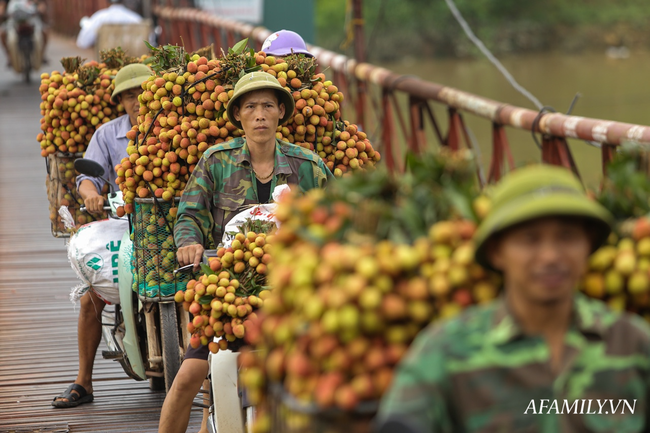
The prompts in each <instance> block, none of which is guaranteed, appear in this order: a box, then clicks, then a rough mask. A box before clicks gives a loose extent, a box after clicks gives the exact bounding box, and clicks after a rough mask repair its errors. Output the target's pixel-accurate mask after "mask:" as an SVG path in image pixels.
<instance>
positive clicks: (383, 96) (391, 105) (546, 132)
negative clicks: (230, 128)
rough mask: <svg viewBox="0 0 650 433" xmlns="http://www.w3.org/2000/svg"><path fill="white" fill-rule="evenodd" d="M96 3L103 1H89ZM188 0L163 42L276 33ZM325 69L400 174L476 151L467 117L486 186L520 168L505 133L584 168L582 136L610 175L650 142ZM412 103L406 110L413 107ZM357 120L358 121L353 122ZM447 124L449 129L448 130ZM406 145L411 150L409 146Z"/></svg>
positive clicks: (582, 120)
mask: <svg viewBox="0 0 650 433" xmlns="http://www.w3.org/2000/svg"><path fill="white" fill-rule="evenodd" d="M54 2H55V4H56V3H61V2H65V3H70V4H72V3H75V2H79V3H85V2H84V1H82V0H65V1H64V0H54ZM88 3H95V2H88ZM184 3H185V2H184V1H183V0H158V1H156V2H155V4H154V5H153V14H154V16H155V17H156V19H157V24H158V25H159V26H160V28H161V30H162V33H161V35H160V39H159V42H160V43H161V44H168V43H172V44H183V45H184V46H185V47H186V49H187V50H188V51H191V50H195V49H198V48H201V47H204V46H207V45H210V44H214V47H215V51H216V52H217V55H220V54H221V49H224V50H226V49H227V47H231V46H233V45H234V44H235V43H236V42H237V41H239V40H241V39H244V38H249V45H250V46H252V47H254V48H255V49H258V50H259V49H261V46H262V43H263V41H264V40H265V39H266V38H267V36H269V35H270V34H271V32H270V30H268V29H266V28H263V27H255V26H252V25H249V24H245V23H241V22H238V21H233V20H229V19H224V18H221V17H218V16H214V15H212V14H210V13H207V12H205V11H202V10H198V9H194V8H189V7H180V6H182V5H183V4H184ZM309 49H310V51H311V52H312V53H313V54H314V55H315V56H316V57H317V59H318V64H319V68H320V69H321V70H326V73H327V74H329V75H331V77H332V80H333V81H334V82H335V84H336V85H337V86H338V87H339V89H340V90H341V91H343V93H344V94H345V96H346V99H345V101H344V103H343V110H344V113H345V118H346V119H350V120H354V121H355V122H356V123H358V124H359V125H361V126H362V127H363V128H364V129H365V130H366V131H367V132H369V131H370V129H371V128H370V126H371V123H372V130H373V131H375V130H376V131H377V134H372V135H371V138H372V140H373V145H375V146H376V148H378V150H379V151H380V152H381V153H382V155H383V159H384V161H385V163H386V164H387V166H388V167H389V168H390V169H392V170H397V171H399V170H401V169H402V162H403V158H402V156H403V155H402V154H403V150H404V148H405V147H407V148H409V149H411V150H413V151H416V152H417V151H421V150H423V149H424V148H426V147H427V146H430V145H431V142H432V140H431V137H433V141H437V143H438V145H443V146H449V147H451V148H453V149H458V148H460V147H462V146H467V147H471V141H470V140H471V132H470V131H469V129H468V128H467V125H466V122H465V119H464V116H465V115H466V114H467V113H469V114H472V115H476V116H478V117H480V118H483V119H485V120H487V121H489V122H490V123H491V128H492V143H491V144H492V158H491V161H490V163H489V169H488V174H487V176H486V179H483V181H485V182H493V181H496V180H498V179H499V178H500V177H501V176H502V175H503V174H504V173H505V172H506V171H507V170H508V168H512V167H513V166H514V160H513V157H512V153H511V151H510V145H509V143H508V138H507V134H506V130H505V127H511V128H516V129H521V130H527V131H535V132H536V133H538V134H541V137H542V139H541V160H542V161H544V162H546V163H550V164H556V165H562V166H565V167H567V168H570V169H572V170H574V171H575V172H576V174H578V170H577V167H576V164H575V162H574V159H573V157H572V154H571V151H570V149H569V146H568V144H567V138H577V139H582V140H586V141H590V142H593V143H595V144H597V145H598V146H600V148H601V156H602V158H601V159H602V170H603V172H604V171H605V167H606V165H607V163H608V162H609V161H610V160H611V158H612V157H613V155H614V152H615V149H616V147H617V146H619V145H621V144H622V143H624V142H628V141H629V142H636V143H643V144H650V126H643V125H634V124H629V123H621V122H613V121H609V120H601V119H592V118H586V117H578V116H569V115H564V114H560V113H549V112H542V113H540V112H537V111H535V110H530V109H526V108H521V107H517V106H514V105H510V104H506V103H503V102H499V101H495V100H491V99H487V98H483V97H481V96H477V95H474V94H471V93H468V92H463V91H461V90H458V89H454V88H452V87H448V86H443V85H441V84H437V83H433V82H429V81H425V80H422V79H420V78H417V77H413V76H408V75H399V74H396V73H393V72H391V71H389V70H388V69H385V68H382V67H378V66H374V65H372V64H368V63H359V62H357V61H356V60H355V59H352V58H348V57H346V56H343V55H341V54H338V53H335V52H332V51H328V50H325V49H322V48H319V47H316V46H309ZM405 104H406V105H405ZM434 104H443V105H444V106H445V107H446V116H444V118H441V116H440V111H439V110H438V112H437V113H436V112H435V111H434ZM352 114H353V116H351V115H352ZM443 126H444V128H443ZM404 143H405V145H403V144H404Z"/></svg>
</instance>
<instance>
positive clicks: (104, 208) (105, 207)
mask: <svg viewBox="0 0 650 433" xmlns="http://www.w3.org/2000/svg"><path fill="white" fill-rule="evenodd" d="M79 210H80V211H81V212H88V211H87V210H86V206H81V207H80V208H79ZM102 210H111V207H110V206H104V207H103V208H102ZM89 213H90V212H89Z"/></svg>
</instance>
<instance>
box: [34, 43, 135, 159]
mask: <svg viewBox="0 0 650 433" xmlns="http://www.w3.org/2000/svg"><path fill="white" fill-rule="evenodd" d="M139 60H141V59H136V58H132V57H128V56H126V55H125V53H124V52H123V51H121V50H120V49H115V50H108V51H103V52H102V53H101V56H100V62H101V63H98V62H96V61H91V62H88V63H86V64H83V60H82V59H81V58H80V57H68V58H63V59H61V64H62V65H63V67H64V73H61V72H59V71H53V72H51V73H49V74H48V73H43V74H42V75H41V85H40V87H39V91H40V93H41V101H42V102H41V115H42V118H41V131H42V132H41V133H39V134H38V137H37V140H38V141H39V143H40V145H41V155H42V156H47V155H52V154H54V153H56V152H63V153H73V154H74V153H80V152H83V151H84V150H85V149H86V148H87V147H88V143H90V139H91V137H92V135H93V133H94V132H95V130H96V129H97V128H98V127H99V126H101V125H102V124H104V123H107V122H109V121H111V120H112V119H114V118H116V117H118V116H120V115H122V114H123V113H124V107H122V105H119V104H118V105H114V104H112V103H111V93H112V92H113V89H114V88H115V86H114V85H113V78H114V77H115V74H117V72H118V71H119V69H120V68H121V67H122V66H124V65H126V64H129V63H134V62H137V61H139Z"/></svg>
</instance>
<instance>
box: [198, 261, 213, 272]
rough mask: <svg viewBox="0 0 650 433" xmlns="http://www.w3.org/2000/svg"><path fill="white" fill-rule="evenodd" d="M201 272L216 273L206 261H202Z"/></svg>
mask: <svg viewBox="0 0 650 433" xmlns="http://www.w3.org/2000/svg"><path fill="white" fill-rule="evenodd" d="M201 272H203V273H204V274H205V275H214V271H212V269H210V266H208V265H206V264H205V263H201Z"/></svg>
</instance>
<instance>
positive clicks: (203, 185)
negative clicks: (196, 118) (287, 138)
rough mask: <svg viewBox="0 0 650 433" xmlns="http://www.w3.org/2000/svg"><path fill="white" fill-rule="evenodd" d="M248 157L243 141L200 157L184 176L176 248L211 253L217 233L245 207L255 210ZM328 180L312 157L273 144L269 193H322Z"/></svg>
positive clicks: (256, 201) (220, 234)
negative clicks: (293, 188) (286, 189)
mask: <svg viewBox="0 0 650 433" xmlns="http://www.w3.org/2000/svg"><path fill="white" fill-rule="evenodd" d="M250 161H251V155H250V152H249V150H248V146H246V141H245V140H244V139H243V138H237V139H235V140H231V141H228V142H225V143H222V144H219V145H217V146H214V147H212V148H210V149H208V151H206V152H205V153H204V154H203V156H202V157H201V159H200V160H199V162H198V163H197V164H196V167H195V168H194V171H193V172H192V175H191V176H190V179H189V181H188V182H187V185H186V186H185V190H184V191H183V195H182V197H181V201H180V204H179V207H178V216H177V218H176V226H175V227H174V240H175V242H176V246H177V247H183V246H187V245H192V244H202V245H203V246H204V247H206V248H214V247H216V245H218V244H219V242H220V241H221V238H222V237H223V227H224V226H225V225H226V224H227V223H228V221H230V219H232V217H234V216H235V215H237V213H239V212H241V211H242V210H244V209H245V208H246V207H248V206H250V205H251V204H259V199H258V198H257V182H256V181H255V174H254V173H253V170H252V167H251V163H250ZM331 177H332V173H331V172H330V170H329V169H328V168H327V166H325V164H324V163H323V160H322V159H321V158H320V157H319V156H318V155H316V154H315V153H314V152H312V151H310V150H307V149H304V148H302V147H299V146H296V145H293V144H290V143H286V142H284V141H280V140H277V141H276V145H275V171H274V172H273V178H272V180H271V192H273V190H274V188H275V187H276V186H278V185H286V184H289V185H297V186H298V187H299V188H300V190H302V191H308V190H310V189H312V188H323V187H324V186H325V184H326V183H327V181H328V180H329V179H330V178H331Z"/></svg>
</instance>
